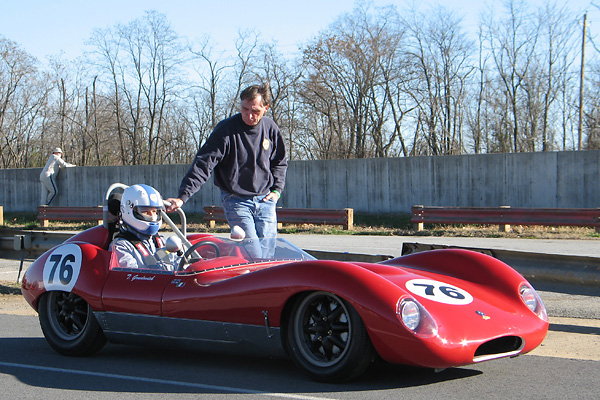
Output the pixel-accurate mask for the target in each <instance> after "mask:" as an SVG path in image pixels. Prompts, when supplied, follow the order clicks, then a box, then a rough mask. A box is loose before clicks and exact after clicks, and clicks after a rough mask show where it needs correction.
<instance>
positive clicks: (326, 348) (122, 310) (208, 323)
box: [22, 184, 548, 381]
mask: <svg viewBox="0 0 600 400" xmlns="http://www.w3.org/2000/svg"><path fill="white" fill-rule="evenodd" d="M123 187H125V186H124V185H121V184H115V185H112V186H111V188H109V190H108V191H107V193H106V194H105V197H104V204H105V208H104V209H105V224H104V226H97V227H94V228H90V229H88V230H85V231H83V232H81V233H79V234H77V235H75V236H73V237H72V238H70V239H69V240H67V241H66V242H64V243H63V244H61V245H59V246H57V247H55V248H53V249H51V250H49V251H47V252H46V253H45V254H43V255H42V256H41V257H40V258H38V259H37V260H36V261H35V262H34V263H33V264H32V265H31V266H30V267H29V269H28V270H27V272H26V274H25V276H24V279H23V284H22V292H23V295H24V296H25V298H26V299H27V301H28V302H29V304H31V306H32V307H33V308H34V309H35V310H37V312H38V313H39V319H40V324H41V327H42V331H43V333H44V336H45V338H46V340H47V341H48V343H49V344H50V345H51V346H52V347H53V348H54V349H55V350H56V351H58V352H59V353H61V354H65V355H70V356H82V355H90V354H93V353H94V352H97V351H99V350H100V349H101V348H102V346H103V345H104V344H105V343H106V341H109V342H114V343H131V344H146V343H148V344H153V345H157V344H158V345H165V344H175V345H179V346H183V347H184V348H186V349H198V350H200V351H211V352H215V351H216V352H230V353H231V352H233V353H236V354H238V353H239V354H241V353H243V354H246V355H247V354H254V355H260V356H265V355H266V356H270V357H273V356H282V357H286V356H287V357H289V358H291V360H292V361H293V362H294V363H295V364H296V365H297V366H298V367H299V368H300V369H302V370H304V371H305V372H306V373H308V375H310V376H311V377H312V378H313V379H316V380H319V381H344V380H349V379H353V378H356V377H358V376H359V375H360V374H361V373H363V372H364V371H365V370H366V369H367V367H368V366H369V365H370V364H371V363H372V361H373V360H374V359H375V358H376V357H377V356H378V357H380V358H381V359H383V360H385V361H387V362H390V363H397V364H405V365H413V366H420V367H429V368H434V369H443V368H448V367H453V366H463V365H468V364H474V363H478V362H482V361H487V360H492V359H497V358H502V357H514V356H517V355H520V354H523V353H527V352H529V351H531V350H533V349H534V348H536V347H537V346H539V345H540V344H541V343H542V340H543V339H544V337H545V336H546V333H547V330H548V317H547V314H546V310H545V307H544V305H543V303H542V301H541V299H540V297H539V296H538V294H537V293H536V291H535V290H534V289H533V287H532V286H531V285H530V284H529V283H528V282H527V280H526V279H525V278H523V276H521V275H520V274H519V273H517V272H516V271H515V270H513V269H512V268H511V267H509V266H508V265H506V264H504V263H502V262H501V261H499V260H497V259H495V258H493V257H490V256H487V255H484V254H481V253H477V252H472V251H467V250H456V249H446V250H433V251H427V252H422V253H416V254H411V255H407V256H403V257H399V258H395V259H392V260H388V261H384V262H380V263H376V264H372V263H364V262H340V261H330V260H317V259H315V258H314V257H312V256H310V255H309V254H307V253H306V252H304V251H302V250H301V249H299V248H297V247H295V246H294V245H292V244H290V243H289V242H287V241H285V240H283V239H276V240H275V246H274V254H273V255H272V256H269V257H268V258H263V257H259V256H256V255H253V254H256V252H255V251H254V250H253V248H254V244H252V243H249V241H248V240H247V239H241V240H240V238H238V239H236V240H233V239H230V238H221V237H216V236H213V235H209V234H190V235H187V234H186V230H185V214H183V212H182V211H180V215H181V222H182V223H181V228H178V227H177V226H175V224H174V223H173V222H172V221H171V219H170V218H169V217H168V216H167V215H166V214H164V213H163V218H164V220H165V221H166V222H167V223H168V224H169V225H170V226H171V227H172V228H173V231H174V233H175V235H176V236H177V237H179V238H180V240H181V242H183V250H185V254H183V256H182V257H181V262H180V264H179V265H178V266H177V267H176V268H174V269H175V270H174V271H169V270H156V269H125V268H119V266H118V263H117V262H116V260H115V258H116V257H113V254H112V252H111V251H109V243H110V241H111V239H110V238H111V237H112V229H113V228H112V225H111V224H112V223H111V222H110V221H109V220H110V218H109V213H108V211H107V210H108V206H107V203H108V199H109V198H110V194H111V193H112V192H113V191H115V190H118V189H119V188H123ZM173 242H176V240H174V241H173ZM170 250H171V251H177V250H178V249H177V248H171V249H170Z"/></svg>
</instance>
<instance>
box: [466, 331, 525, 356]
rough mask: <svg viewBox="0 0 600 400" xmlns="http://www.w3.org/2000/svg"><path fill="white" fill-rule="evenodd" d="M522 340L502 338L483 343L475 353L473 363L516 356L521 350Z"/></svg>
mask: <svg viewBox="0 0 600 400" xmlns="http://www.w3.org/2000/svg"><path fill="white" fill-rule="evenodd" d="M523 345H524V342H523V339H521V338H520V337H518V336H504V337H501V338H497V339H494V340H490V341H489V342H485V343H483V344H482V345H481V346H479V347H478V348H477V351H475V358H474V360H475V361H484V360H489V359H492V358H500V357H510V356H513V355H517V354H518V353H519V352H520V351H521V349H523Z"/></svg>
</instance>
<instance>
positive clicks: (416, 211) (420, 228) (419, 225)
mask: <svg viewBox="0 0 600 400" xmlns="http://www.w3.org/2000/svg"><path fill="white" fill-rule="evenodd" d="M424 207H425V206H423V205H422V204H418V205H414V206H412V214H413V216H416V215H419V216H421V215H422V214H423V208H424ZM419 209H420V211H419ZM413 229H414V230H415V231H417V232H421V231H423V230H424V229H425V223H424V222H423V221H420V222H417V223H416V224H413Z"/></svg>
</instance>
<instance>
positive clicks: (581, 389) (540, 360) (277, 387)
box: [0, 235, 600, 400]
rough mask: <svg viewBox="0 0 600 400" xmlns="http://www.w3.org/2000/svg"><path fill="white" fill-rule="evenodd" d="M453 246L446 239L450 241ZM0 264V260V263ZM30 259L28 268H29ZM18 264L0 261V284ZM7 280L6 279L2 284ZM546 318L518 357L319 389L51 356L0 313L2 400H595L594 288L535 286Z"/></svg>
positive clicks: (145, 354)
mask: <svg viewBox="0 0 600 400" xmlns="http://www.w3.org/2000/svg"><path fill="white" fill-rule="evenodd" d="M449 239H450V240H449ZM457 239H464V238H415V237H411V238H408V240H409V241H411V242H417V241H418V242H421V243H430V244H447V245H456V246H463V247H475V248H485V246H487V247H488V248H492V247H493V246H497V247H495V248H500V249H508V250H517V251H532V252H542V251H547V252H555V253H554V254H571V253H573V252H575V253H578V254H579V255H587V256H590V257H594V256H600V254H598V252H596V251H595V247H597V246H598V242H597V241H594V240H590V241H573V242H576V243H568V242H571V241H562V240H561V241H558V242H560V243H554V242H553V241H546V240H544V241H530V240H521V241H514V239H503V240H496V241H494V240H483V241H482V240H481V239H475V240H457ZM289 240H290V241H292V242H294V243H295V244H297V245H299V246H300V247H302V248H306V249H314V250H323V251H347V252H352V253H364V254H386V255H399V254H398V253H397V252H398V251H400V249H401V243H402V241H403V240H407V239H404V238H373V237H355V236H348V237H346V236H339V237H335V236H332V237H330V236H314V235H294V236H293V237H291V238H289ZM0 257H1V256H0ZM29 262H30V260H26V261H25V262H24V267H25V268H26V267H27V266H28V264H29ZM19 264H20V260H19V259H18V258H16V259H15V258H14V257H13V259H10V260H0V280H10V279H14V278H16V270H18V266H19ZM5 278H8V279H5ZM534 285H535V286H536V287H537V289H538V290H539V291H540V295H541V297H542V299H543V300H544V302H545V303H546V306H547V308H548V312H549V315H550V323H551V325H550V332H549V334H548V337H547V338H546V340H545V341H544V343H543V344H542V346H540V347H539V348H538V349H536V350H535V351H534V352H532V353H531V354H528V355H523V356H520V357H517V358H515V359H503V360H495V361H490V362H487V363H483V364H478V365H474V366H469V367H463V368H451V369H448V370H445V371H442V372H441V373H433V372H432V371H430V370H424V369H415V368H407V367H398V366H390V365H375V366H373V367H372V368H371V369H370V370H369V371H367V373H366V374H365V375H364V376H363V377H361V379H360V380H358V381H356V382H352V383H348V384H341V385H332V384H321V383H316V382H313V381H311V380H310V379H308V378H307V377H305V376H304V375H303V374H302V373H301V372H300V371H299V370H297V369H296V368H295V367H294V366H293V365H292V364H291V362H289V361H287V360H269V359H260V358H240V357H234V356H224V355H213V354H206V353H189V352H185V351H181V350H169V349H157V348H141V347H139V348H138V347H133V346H120V345H112V344H109V345H107V346H106V347H105V348H104V349H103V350H102V351H101V352H100V353H98V354H97V355H95V356H93V357H89V358H68V357H63V356H60V355H58V354H57V353H55V352H54V351H53V350H52V349H51V348H50V347H49V346H48V344H47V343H46V341H45V340H44V339H43V336H42V333H41V330H40V328H39V323H38V321H37V318H36V317H35V316H30V315H26V316H19V315H12V314H2V313H1V311H2V310H0V387H2V394H1V395H0V398H3V399H4V398H6V399H39V398H45V399H61V400H63V399H80V398H84V397H88V398H93V399H115V400H116V399H119V400H120V399H154V398H157V399H158V398H160V399H164V398H169V399H203V398H207V399H208V398H210V399H229V400H230V399H242V398H243V399H247V398H252V399H263V398H264V399H267V398H269V399H273V398H276V399H340V400H341V399H377V400H379V399H381V400H383V399H398V398H411V399H428V400H429V399H444V400H446V399H465V398H491V399H506V398H528V399H559V398H560V399H596V398H598V392H599V391H600V289H599V288H597V287H578V286H566V285H561V284H548V283H545V282H534Z"/></svg>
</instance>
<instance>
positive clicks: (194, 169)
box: [166, 85, 287, 257]
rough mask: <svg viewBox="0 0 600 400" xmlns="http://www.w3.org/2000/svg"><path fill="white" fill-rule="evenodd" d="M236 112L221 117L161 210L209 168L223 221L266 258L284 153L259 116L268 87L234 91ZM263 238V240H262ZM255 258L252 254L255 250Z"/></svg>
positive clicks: (275, 131)
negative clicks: (240, 231)
mask: <svg viewBox="0 0 600 400" xmlns="http://www.w3.org/2000/svg"><path fill="white" fill-rule="evenodd" d="M240 101H241V103H240V106H241V110H240V113H239V114H236V115H234V116H232V117H230V118H227V119H225V120H223V121H221V122H220V123H219V124H217V126H216V127H215V129H214V131H213V132H212V134H211V135H210V137H209V138H208V139H207V141H206V143H205V144H204V145H203V146H202V148H200V150H199V151H198V153H197V154H196V157H195V159H194V162H193V164H192V165H191V167H190V169H189V171H188V172H187V174H186V175H185V177H184V178H183V180H182V181H181V185H180V187H179V193H178V197H177V198H169V199H166V201H169V202H170V203H171V206H170V207H168V208H167V211H174V210H176V209H177V208H179V207H181V206H182V205H183V204H184V203H185V202H186V201H187V200H188V199H189V198H190V197H191V196H192V195H193V194H194V193H196V192H197V191H198V190H199V189H200V187H201V186H202V185H203V184H204V183H205V182H206V181H207V180H208V178H209V177H210V175H211V173H213V172H214V181H215V185H216V186H217V187H219V188H220V189H221V200H222V203H223V209H224V210H225V216H226V218H227V221H228V223H229V225H230V226H231V227H232V228H233V227H234V226H236V225H237V226H240V227H241V228H242V229H243V230H244V232H245V234H246V237H247V238H250V239H258V238H260V239H261V240H260V242H261V246H260V247H258V246H257V247H255V250H256V252H257V253H258V251H259V249H261V248H262V256H263V257H267V256H270V255H272V254H270V253H271V252H272V250H273V248H274V241H273V240H274V238H275V237H276V236H277V214H276V205H277V200H279V197H280V196H281V192H282V191H283V188H284V185H285V176H286V172H287V155H286V150H285V144H284V141H283V136H282V135H281V132H280V131H279V127H278V126H277V125H276V124H275V122H274V121H273V120H271V119H270V118H268V117H265V116H264V115H265V113H266V112H267V111H268V110H269V107H270V103H271V94H270V91H269V87H268V85H253V86H250V87H248V88H246V89H244V90H243V91H242V93H241V95H240ZM263 238H266V240H264V239H263ZM255 255H257V256H258V254H255Z"/></svg>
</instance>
